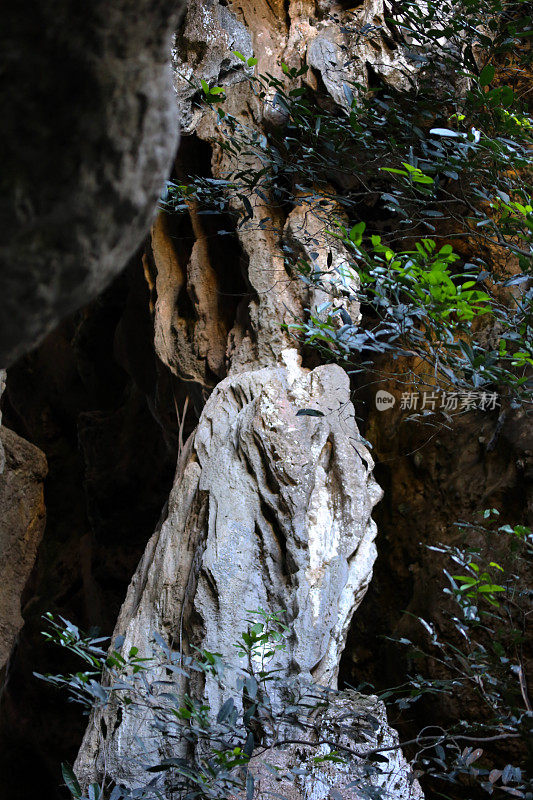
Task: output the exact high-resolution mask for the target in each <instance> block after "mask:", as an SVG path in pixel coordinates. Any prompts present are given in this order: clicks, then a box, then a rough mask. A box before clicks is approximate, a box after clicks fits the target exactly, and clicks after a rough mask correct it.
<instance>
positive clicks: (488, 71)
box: [479, 64, 496, 86]
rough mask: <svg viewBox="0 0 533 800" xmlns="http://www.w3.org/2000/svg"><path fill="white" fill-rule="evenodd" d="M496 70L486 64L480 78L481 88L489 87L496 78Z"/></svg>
mask: <svg viewBox="0 0 533 800" xmlns="http://www.w3.org/2000/svg"><path fill="white" fill-rule="evenodd" d="M495 72H496V70H495V69H494V67H493V66H492V64H485V66H484V67H483V69H482V70H481V74H480V76H479V84H480V86H488V85H489V83H491V82H492V79H493V78H494V73H495Z"/></svg>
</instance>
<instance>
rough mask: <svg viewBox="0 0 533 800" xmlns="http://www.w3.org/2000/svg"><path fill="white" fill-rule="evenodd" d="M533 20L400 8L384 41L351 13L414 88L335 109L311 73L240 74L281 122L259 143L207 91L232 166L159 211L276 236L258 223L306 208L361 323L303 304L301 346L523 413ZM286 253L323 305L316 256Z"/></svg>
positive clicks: (513, 9) (482, 9)
mask: <svg viewBox="0 0 533 800" xmlns="http://www.w3.org/2000/svg"><path fill="white" fill-rule="evenodd" d="M528 10H529V11H530V10H531V9H530V6H529V5H528V3H526V2H512V3H502V2H499V0H456V1H455V0H454V2H443V3H435V2H428V3H423V4H420V3H415V2H402V3H398V4H397V3H393V4H392V7H391V9H390V12H389V15H388V16H387V17H386V20H385V25H384V27H381V28H380V27H379V26H375V25H374V26H368V25H367V26H363V27H361V26H360V25H358V23H357V21H356V16H354V18H353V23H352V24H351V25H349V24H347V23H346V22H344V23H343V24H344V30H345V32H347V33H349V34H350V35H352V36H353V37H354V38H355V39H356V41H363V40H366V41H370V42H372V39H373V37H376V36H380V35H384V36H386V37H388V38H389V39H390V38H392V39H393V40H394V42H395V47H396V49H397V55H398V72H399V73H402V72H403V78H404V88H403V89H398V88H396V89H392V88H390V87H387V86H385V85H382V86H379V87H373V88H372V90H371V91H368V90H367V89H366V88H365V86H363V84H362V83H358V82H357V81H356V80H355V79H354V80H352V81H350V82H345V83H344V84H343V87H344V94H345V98H346V104H345V107H344V108H340V107H339V106H335V105H332V104H331V103H328V102H326V101H325V100H324V98H321V97H320V96H319V95H318V94H317V93H316V92H314V91H312V90H311V89H309V88H308V85H307V84H306V76H307V71H308V70H307V66H306V65H303V66H302V67H301V68H293V67H289V66H287V65H286V64H282V68H283V73H284V78H283V79H280V78H277V77H275V76H273V75H272V74H270V73H266V74H265V75H259V76H254V75H248V80H249V81H250V83H251V86H252V88H253V90H254V91H255V92H256V94H257V96H258V97H259V98H260V99H261V100H263V101H264V102H265V103H271V104H272V107H273V108H274V109H276V110H277V111H278V112H279V114H280V116H281V117H282V118H283V120H284V122H283V123H280V125H279V126H278V127H274V128H273V129H271V130H270V129H269V130H267V131H263V130H258V129H256V128H254V127H253V126H251V125H249V124H245V123H244V122H243V121H242V120H239V119H237V118H235V117H233V116H232V115H231V114H229V113H227V112H226V111H225V110H224V102H223V101H224V97H225V94H224V91H223V89H222V87H214V88H213V87H207V86H203V87H202V89H203V92H202V96H203V97H204V99H205V100H207V102H208V103H209V104H211V105H213V103H215V105H216V110H214V111H213V113H215V114H216V117H217V119H218V123H219V135H220V142H221V147H222V150H223V151H224V153H225V155H226V158H227V164H231V165H232V166H230V167H228V169H227V171H226V174H225V175H224V176H222V177H219V178H216V179H214V178H198V177H197V176H191V177H190V181H189V182H188V183H187V184H183V185H174V184H171V185H169V188H168V192H167V196H166V199H165V202H164V206H165V207H166V208H167V209H168V210H174V211H177V212H182V211H186V210H187V203H188V202H189V200H190V199H191V198H192V197H194V198H195V200H196V201H197V202H198V203H199V204H200V206H201V207H202V208H203V209H204V210H205V211H206V212H208V211H209V210H226V211H229V212H230V213H232V214H233V215H236V216H237V217H238V224H239V225H240V226H243V225H244V226H248V227H249V226H252V225H258V226H259V227H269V226H274V225H275V223H274V221H273V217H272V216H261V218H260V219H259V220H257V219H256V209H260V210H261V213H263V214H264V213H265V212H266V213H267V214H268V209H272V208H277V209H286V210H289V209H290V208H292V207H293V206H294V205H295V204H298V205H300V206H304V207H306V208H307V209H308V211H309V212H311V213H313V214H315V215H317V216H318V217H319V218H320V220H321V221H322V222H323V224H324V226H325V228H326V229H329V230H330V231H332V232H335V233H336V235H337V236H339V235H340V239H341V241H342V243H343V244H344V245H345V247H346V264H345V266H344V267H342V268H341V271H342V273H343V274H342V275H341V276H340V277H341V280H342V281H344V292H343V296H344V297H346V298H347V299H350V298H351V299H357V300H359V301H360V302H361V303H362V310H363V316H362V319H361V320H358V321H355V322H353V323H352V324H349V323H344V324H342V325H340V324H339V314H340V313H341V312H340V310H339V309H338V307H337V310H334V309H333V308H323V309H322V310H321V311H317V309H316V308H313V307H310V308H309V309H308V317H307V319H306V320H295V321H294V324H293V325H291V326H290V329H291V331H292V332H293V334H294V335H297V336H298V337H299V338H302V339H303V341H304V342H306V343H307V344H310V345H313V346H315V347H318V348H319V349H321V350H322V351H323V352H324V354H325V355H327V356H328V357H329V358H332V357H338V358H340V359H342V360H343V361H345V362H348V363H349V364H350V363H353V359H354V357H356V356H359V354H363V355H367V356H370V357H374V356H375V354H376V353H382V352H385V351H390V352H391V353H392V354H393V355H406V354H409V355H412V356H414V357H417V358H421V359H422V360H423V361H425V362H426V363H428V364H430V365H431V370H430V372H431V373H433V374H434V375H436V377H437V379H438V380H440V382H441V383H443V384H444V385H449V383H450V382H451V383H453V384H456V385H459V386H461V387H465V388H471V387H472V386H474V387H476V388H477V387H489V386H497V387H498V388H499V389H500V392H501V393H503V394H508V395H509V396H510V397H511V398H514V399H515V400H517V399H519V400H522V401H524V400H525V401H529V400H530V395H531V366H532V365H533V351H532V349H531V342H532V341H533V324H532V318H531V297H532V289H531V288H528V287H529V285H530V279H531V264H532V255H533V238H532V237H533V212H532V211H531V208H532V202H531V197H530V177H531V145H532V143H533V138H532V131H533V128H532V123H531V119H530V118H529V117H528V115H527V103H526V99H527V91H528V89H529V86H528V76H530V71H529V70H530V66H531V48H530V46H529V44H528V41H529V38H530V37H531V35H532V32H533V31H532V28H531V17H530V16H529V14H528ZM234 55H236V56H237V57H239V58H241V59H242V60H243V61H246V59H245V58H244V56H242V54H240V53H237V52H236V53H234ZM347 55H348V54H347ZM252 61H255V59H252V60H248V62H247V67H253V66H254V64H253V63H251V62H252ZM345 66H348V67H349V60H348V61H347V62H346V64H345ZM228 91H229V89H228ZM272 97H273V98H274V99H273V100H272ZM215 101H216V102H215ZM355 230H356V231H359V233H360V234H361V235H360V236H359V233H358V236H359V240H358V241H354V239H353V238H350V234H351V233H353V232H354V231H355ZM279 233H280V235H281V231H280V232H279ZM439 240H440V241H439ZM428 248H431V249H430V250H429V249H428ZM452 248H453V249H452ZM438 254H440V260H439V259H438V258H437V255H438ZM285 255H286V260H287V265H288V268H289V269H292V270H293V271H295V272H297V273H298V274H300V275H301V276H302V277H303V279H304V280H305V281H306V282H307V283H308V284H309V285H317V286H319V287H320V288H321V289H322V290H325V291H328V288H329V291H331V285H330V283H329V281H328V280H326V279H325V278H327V277H328V276H326V275H325V273H324V270H323V269H322V270H320V269H319V268H318V266H317V263H316V262H315V261H314V259H313V258H311V260H308V259H307V260H306V259H305V258H302V256H301V253H298V252H294V250H293V249H291V247H290V246H289V245H287V244H285ZM330 255H331V254H330ZM398 262H399V263H398ZM337 269H338V268H337ZM331 271H332V270H331V269H330V268H329V267H328V272H331ZM346 276H350V277H349V280H347V277H346ZM418 278H421V280H420V282H418ZM337 306H338V304H337ZM344 311H346V309H344ZM481 314H483V315H484V319H483V321H481V322H480V321H479V320H478V317H479V316H480V315H481ZM365 365H366V364H365V362H363V363H362V364H361V363H360V365H359V366H360V368H363V367H364V366H365Z"/></svg>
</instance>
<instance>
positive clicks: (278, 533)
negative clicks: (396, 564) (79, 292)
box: [77, 351, 381, 785]
mask: <svg viewBox="0 0 533 800" xmlns="http://www.w3.org/2000/svg"><path fill="white" fill-rule="evenodd" d="M284 362H285V363H284V364H283V365H280V366H278V367H272V368H265V369H260V370H251V371H248V372H243V373H240V374H238V375H236V376H233V377H230V378H226V379H225V380H224V381H222V382H221V383H220V384H219V385H218V386H217V387H216V388H215V390H214V391H213V393H212V395H211V397H210V398H209V400H208V402H207V403H206V406H205V408H204V411H203V413H202V416H201V418H200V422H199V425H198V428H197V430H196V432H195V433H194V434H193V435H192V437H191V440H190V441H189V444H188V447H187V449H186V451H185V452H184V453H183V455H182V460H181V464H180V467H179V469H178V474H177V477H176V482H175V485H174V488H173V490H172V493H171V496H170V499H169V505H168V511H167V516H166V519H165V521H164V522H163V524H162V526H161V528H160V530H158V531H157V532H156V533H155V534H154V537H153V538H152V540H151V541H150V544H149V545H148V548H147V550H146V553H145V555H144V557H143V559H142V561H141V563H140V565H139V568H138V570H137V573H136V574H135V576H134V578H133V581H132V584H131V586H130V589H129V591H128V596H127V598H126V601H125V603H124V606H123V608H122V611H121V614H120V617H119V620H118V623H117V628H116V634H122V635H124V636H125V642H124V645H123V647H124V648H125V651H129V648H131V647H133V646H134V647H138V648H139V651H140V652H147V648H148V647H149V642H150V639H151V636H152V634H153V633H154V632H159V633H162V634H163V636H164V637H165V638H166V639H167V640H168V641H169V642H174V643H176V644H177V643H179V645H180V647H187V648H189V647H191V646H195V647H205V648H207V649H209V650H211V651H213V652H218V653H221V654H222V655H223V656H224V657H225V658H226V659H227V660H228V661H229V662H235V659H236V656H235V650H234V647H233V642H234V640H235V635H236V632H238V631H239V630H245V629H246V622H245V620H246V617H247V611H246V610H247V609H256V608H259V607H261V608H263V609H265V610H267V611H279V610H280V609H286V610H287V616H288V619H289V621H290V624H291V630H292V635H291V639H290V644H289V645H288V647H287V650H286V651H285V652H283V653H282V655H281V656H280V657H279V664H277V666H278V667H279V669H280V670H282V671H283V673H284V674H287V675H295V674H298V675H300V676H301V677H302V679H305V677H308V678H312V679H313V680H314V681H316V682H318V683H320V684H324V685H329V686H332V687H334V686H335V685H336V678H337V671H338V666H339V660H340V656H341V653H342V650H343V647H344V642H345V638H346V633H347V628H348V624H349V622H350V619H351V617H352V614H353V612H354V610H355V609H356V608H357V605H358V604H359V603H360V602H361V599H362V597H363V595H364V593H365V591H366V588H367V586H368V582H369V580H370V577H371V574H372V565H373V562H374V559H375V555H376V551H375V546H374V537H375V534H376V528H375V524H374V523H373V521H372V519H371V516H370V515H371V511H372V508H373V506H374V504H375V503H376V502H377V501H378V500H379V498H380V496H381V490H380V489H379V487H378V486H377V484H376V482H375V481H374V479H373V477H372V473H371V469H372V459H371V457H370V455H369V453H368V451H367V449H366V447H365V446H364V445H363V444H362V442H361V440H360V436H359V433H358V430H357V426H356V424H355V420H354V411H353V407H352V405H351V403H350V398H349V385H348V378H347V376H346V374H345V373H344V372H343V370H341V369H340V368H339V367H336V366H333V365H329V366H324V367H318V368H316V369H315V370H313V371H311V372H310V371H308V370H304V369H302V368H301V367H300V366H299V364H298V360H297V355H296V353H295V351H286V352H285V353H284ZM309 409H312V410H313V411H315V413H316V415H315V416H309V415H306V414H303V415H298V411H302V410H309ZM206 693H207V694H206V699H207V700H208V702H209V703H210V705H211V707H212V708H217V707H218V705H219V703H220V699H221V698H220V697H219V696H218V689H217V687H216V685H208V687H207V689H206ZM137 723H138V721H136V722H135V723H133V722H132V720H128V718H127V715H125V716H124V717H123V718H122V721H120V720H119V719H117V718H114V717H113V713H112V712H109V711H108V712H107V716H106V730H107V731H108V736H107V739H105V737H104V739H103V737H102V733H101V731H102V727H101V725H100V724H99V723H98V721H97V719H96V720H93V722H92V724H91V725H90V726H89V729H88V731H87V734H86V737H85V740H84V744H83V746H82V749H81V751H80V754H79V757H78V762H77V770H78V773H79V774H80V776H81V777H82V778H83V779H84V780H89V779H90V778H91V777H93V776H94V775H95V773H96V774H97V775H98V776H99V777H101V775H102V774H103V772H104V771H105V772H106V773H107V775H108V777H112V778H113V779H115V780H120V781H124V782H126V783H127V784H130V785H132V784H134V783H135V781H136V780H141V779H142V769H141V768H140V767H139V765H138V763H137V761H136V759H135V757H134V756H135V754H137V755H138V754H139V750H138V744H137V740H136V738H135V736H136V733H137V731H138V724H137Z"/></svg>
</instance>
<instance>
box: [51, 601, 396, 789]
mask: <svg viewBox="0 0 533 800" xmlns="http://www.w3.org/2000/svg"><path fill="white" fill-rule="evenodd" d="M46 618H47V621H48V623H49V625H50V629H51V630H50V631H49V632H47V633H45V635H46V637H47V638H48V639H49V640H52V641H56V642H57V643H58V644H59V645H61V646H62V647H67V648H68V649H69V650H71V651H72V652H73V653H75V654H76V655H78V656H79V657H81V658H82V660H83V661H84V662H85V664H86V665H88V666H89V669H88V670H87V671H85V672H78V673H75V674H71V675H47V676H43V675H38V676H37V677H39V678H41V679H42V680H44V681H46V682H47V683H49V684H51V685H52V686H54V687H56V688H57V687H59V688H61V687H63V688H66V689H67V691H68V693H69V695H70V697H71V699H73V700H74V701H75V702H78V703H81V704H82V705H84V706H86V707H88V708H94V709H95V710H96V711H97V712H99V711H100V712H105V711H106V709H107V710H109V709H110V710H112V711H113V712H114V713H115V714H118V717H119V719H126V718H127V719H129V720H130V721H131V720H133V721H135V720H137V718H138V719H139V720H142V725H139V726H138V729H139V735H138V736H137V737H135V738H136V746H137V751H138V752H137V754H133V753H132V755H131V760H132V763H135V764H136V766H137V767H141V772H142V773H144V775H145V778H144V780H142V781H141V784H140V785H137V786H133V787H127V786H124V785H116V784H115V783H114V782H113V781H112V780H110V778H109V776H108V775H106V774H104V775H103V776H102V778H101V781H100V782H99V783H92V784H91V785H90V786H89V787H88V789H87V794H85V793H84V791H83V790H82V787H81V786H80V783H79V781H78V779H77V777H76V775H75V774H74V772H73V770H72V768H71V767H70V766H69V765H67V764H64V765H63V780H64V783H65V785H66V787H67V788H68V789H69V791H70V793H71V796H72V797H73V798H75V799H76V800H104V798H106V800H107V798H109V800H133V798H136V799H137V798H143V799H144V800H148V799H152V798H154V799H155V798H163V797H164V798H166V797H169V796H172V797H173V798H187V800H196V798H198V799H200V798H201V799H202V800H215V799H216V800H220V798H229V797H235V796H243V797H244V796H246V798H247V799H248V800H252V797H253V796H254V792H255V788H256V787H255V780H256V777H257V776H258V775H260V776H261V775H262V776H263V779H264V776H265V775H266V776H267V778H268V777H269V776H270V783H271V784H272V785H273V786H274V787H275V790H276V791H275V793H276V795H277V796H278V797H281V798H283V794H282V791H283V786H284V783H285V784H286V783H287V782H288V783H289V784H291V785H292V784H295V783H296V784H298V783H299V782H301V781H302V780H303V779H304V778H306V777H310V776H312V775H314V773H315V770H316V769H317V767H319V766H320V765H324V764H326V763H331V764H342V765H346V764H350V763H351V764H352V765H353V764H354V762H355V768H353V769H352V771H351V772H349V771H346V769H344V770H343V772H342V773H341V775H340V777H341V779H342V780H343V786H346V787H354V786H357V790H358V796H360V797H361V798H365V799H366V798H368V800H373V799H375V798H379V797H385V796H387V793H386V792H385V790H384V789H383V788H381V789H380V788H379V787H380V786H381V787H382V786H383V785H384V780H383V779H384V776H386V775H387V774H388V772H389V771H391V770H393V769H394V763H395V762H394V761H390V754H392V753H393V752H394V751H396V750H398V748H399V745H398V744H397V743H396V742H394V741H392V742H391V743H390V744H389V743H387V742H385V743H383V742H380V741H379V740H378V738H377V733H378V732H379V731H380V727H381V723H380V720H379V719H378V718H377V717H376V713H377V714H379V713H380V712H379V710H377V711H376V708H377V705H376V700H375V698H365V697H363V696H361V695H359V694H358V693H357V692H350V691H348V692H345V693H342V692H337V691H332V690H330V689H327V688H324V687H320V686H317V685H316V684H314V683H313V682H312V681H310V680H306V679H304V678H303V676H295V677H292V678H288V677H287V676H284V675H280V670H279V668H277V667H276V666H275V657H276V654H277V653H279V652H280V651H282V650H284V649H285V641H286V639H287V637H288V636H289V635H290V629H289V628H288V627H287V625H285V624H284V622H283V621H282V612H279V613H267V612H265V611H264V610H262V609H259V610H258V611H256V612H250V618H249V620H248V628H247V630H246V631H243V632H242V633H241V634H240V636H239V638H238V641H237V642H235V645H234V646H235V650H236V654H237V656H238V657H239V658H240V659H242V661H243V667H242V668H237V667H235V666H230V665H229V664H227V663H226V662H225V661H224V659H223V658H222V657H221V655H220V654H218V653H213V652H210V651H207V650H205V649H202V650H197V652H196V654H195V656H187V655H184V654H182V653H179V652H177V651H175V650H174V649H172V647H170V646H169V645H168V643H167V642H166V641H165V639H163V638H162V637H161V636H160V635H159V634H155V635H154V641H153V650H152V654H151V655H150V656H149V657H143V658H140V657H139V655H138V651H137V648H135V647H133V648H130V650H129V652H128V653H127V654H122V652H121V651H122V649H123V647H124V641H123V638H120V637H119V639H118V640H116V641H115V642H114V645H113V648H111V649H110V651H109V653H107V654H105V653H103V652H102V651H100V648H99V645H100V642H101V639H99V638H98V639H96V640H95V639H92V638H91V637H86V636H84V635H83V634H81V633H80V632H79V631H78V629H77V628H76V627H75V626H74V625H72V624H71V623H70V622H67V621H65V620H56V619H54V617H53V616H52V615H51V614H47V615H46ZM198 677H201V683H204V682H207V683H209V682H211V686H216V687H217V689H218V691H219V693H220V695H221V696H222V697H223V698H225V699H223V701H222V702H221V704H220V706H219V707H218V708H211V707H210V706H209V704H208V703H207V702H206V701H205V699H204V698H203V695H202V691H200V692H198V691H195V689H194V687H195V686H198V683H197V681H198ZM339 701H340V702H342V703H344V705H341V706H338V705H337V704H338V703H339ZM330 708H336V709H337V710H338V708H340V709H341V711H342V712H343V713H342V714H340V715H339V714H338V713H337V715H334V716H333V717H330V716H329V715H328V711H329V709H330ZM105 735H106V734H105V733H104V734H103V736H104V745H103V746H104V747H105ZM154 741H158V742H160V744H161V746H160V747H159V748H157V747H156V749H155V750H154ZM293 745H298V746H299V750H298V752H299V755H298V756H296V757H295V756H294V755H293V756H292V758H288V759H287V760H286V763H285V764H283V762H280V761H279V759H278V760H272V761H270V760H269V755H270V754H272V753H273V752H274V751H278V752H279V751H283V750H284V749H285V750H286V749H287V748H288V747H290V746H293ZM306 754H307V755H306ZM388 754H389V755H388ZM332 792H335V789H332Z"/></svg>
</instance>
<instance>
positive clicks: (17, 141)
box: [0, 0, 181, 367]
mask: <svg viewBox="0 0 533 800" xmlns="http://www.w3.org/2000/svg"><path fill="white" fill-rule="evenodd" d="M180 8H181V0H140V1H139V2H132V0H113V2H111V3H110V2H107V0H97V2H91V3H90V4H76V3H74V4H73V3H71V2H68V0H61V2H60V3H54V4H53V5H50V6H48V5H46V4H45V5H43V4H42V3H39V2H35V1H34V0H31V1H30V2H29V3H26V4H25V5H24V6H22V5H18V6H13V7H12V8H11V9H10V12H9V14H8V15H7V16H6V19H5V20H4V24H3V25H2V31H1V36H0V52H1V53H2V59H3V65H2V69H1V70H0V73H1V76H2V77H1V90H2V97H3V98H4V107H3V114H2V120H1V122H0V128H1V139H2V144H3V146H4V148H5V149H6V151H7V152H6V157H5V159H4V171H3V179H2V191H1V193H0V224H1V228H2V246H1V248H0V263H1V269H0V295H1V297H2V307H1V309H0V366H3V367H5V366H7V365H8V364H9V363H11V362H13V361H14V360H15V359H16V358H17V357H19V356H20V355H21V354H22V353H24V352H25V351H27V350H28V349H29V348H31V347H33V346H35V344H36V343H37V342H38V341H40V340H41V339H42V338H43V336H44V335H45V334H46V333H47V332H48V331H50V329H51V328H52V327H53V326H54V325H56V324H57V322H59V320H60V319H61V318H62V317H63V316H65V315H67V314H68V313H69V312H71V311H73V310H75V309H76V308H77V307H79V306H81V305H82V304H84V303H87V302H88V301H89V300H91V299H92V298H93V297H94V296H96V295H97V294H98V293H99V292H101V291H102V290H103V289H104V287H105V286H106V285H107V284H108V283H109V282H110V281H111V279H112V278H113V277H114V276H115V275H116V274H117V273H118V272H119V271H120V270H121V269H122V268H123V267H124V266H125V264H126V262H127V260H128V258H129V257H130V256H131V255H132V254H133V253H134V252H135V250H136V248H137V247H138V246H139V244H140V242H141V241H142V238H143V236H144V235H145V234H146V231H147V229H148V227H149V225H150V222H151V219H152V216H153V213H154V209H155V204H156V200H157V198H158V196H159V194H160V192H161V190H162V188H163V185H164V181H165V179H166V177H167V176H168V173H169V170H170V165H171V161H172V157H173V155H174V152H175V149H176V145H177V138H178V125H177V114H176V105H175V98H174V95H173V91H172V80H171V73H170V64H169V59H170V49H171V48H170V43H171V35H172V33H173V30H174V28H175V24H176V21H177V18H178V12H179V10H180Z"/></svg>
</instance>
